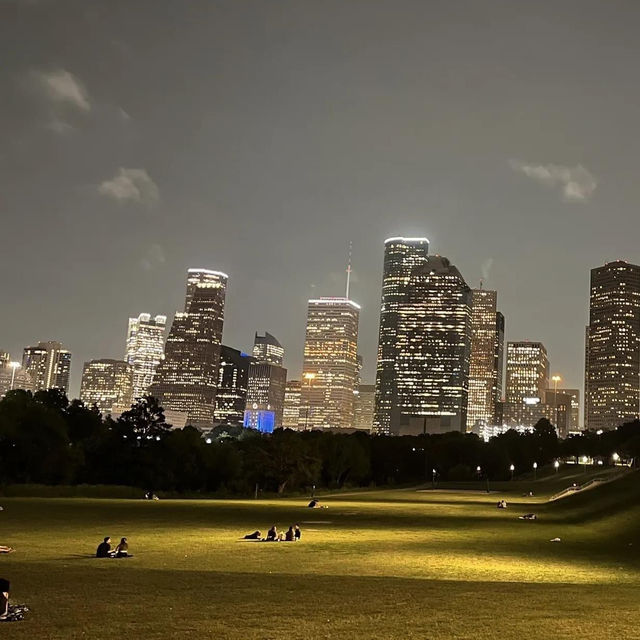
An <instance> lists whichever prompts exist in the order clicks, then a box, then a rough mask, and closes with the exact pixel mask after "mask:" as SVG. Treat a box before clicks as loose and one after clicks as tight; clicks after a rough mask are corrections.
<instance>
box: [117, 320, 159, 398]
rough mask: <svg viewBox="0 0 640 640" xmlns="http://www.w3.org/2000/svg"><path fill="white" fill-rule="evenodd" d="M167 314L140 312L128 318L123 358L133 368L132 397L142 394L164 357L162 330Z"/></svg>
mask: <svg viewBox="0 0 640 640" xmlns="http://www.w3.org/2000/svg"><path fill="white" fill-rule="evenodd" d="M166 326H167V316H156V317H155V318H153V319H152V318H151V315H150V314H148V313H141V314H140V315H139V316H138V317H137V318H129V327H128V330H127V349H126V353H125V358H124V359H125V360H126V361H127V362H128V363H129V364H130V365H131V367H132V369H133V397H134V398H141V397H142V396H144V395H145V394H146V393H147V392H148V390H149V387H151V384H152V383H153V377H154V375H155V372H156V369H157V367H158V365H159V364H160V362H162V359H163V358H164V331H165V328H166Z"/></svg>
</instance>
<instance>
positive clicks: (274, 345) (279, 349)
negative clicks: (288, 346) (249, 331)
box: [253, 331, 284, 367]
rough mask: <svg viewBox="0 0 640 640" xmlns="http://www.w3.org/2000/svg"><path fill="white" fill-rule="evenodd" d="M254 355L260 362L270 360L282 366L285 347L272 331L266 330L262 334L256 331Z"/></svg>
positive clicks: (269, 361)
mask: <svg viewBox="0 0 640 640" xmlns="http://www.w3.org/2000/svg"><path fill="white" fill-rule="evenodd" d="M253 357H254V358H255V359H256V360H257V361H258V362H268V363H271V364H275V365H277V366H279V367H281V366H282V363H283V362H284V347H283V346H282V345H281V344H280V343H279V342H278V341H277V340H276V339H275V338H274V337H273V336H272V335H271V334H270V333H268V332H266V331H265V332H264V335H263V336H261V335H259V334H258V333H257V332H256V335H255V338H254V341H253Z"/></svg>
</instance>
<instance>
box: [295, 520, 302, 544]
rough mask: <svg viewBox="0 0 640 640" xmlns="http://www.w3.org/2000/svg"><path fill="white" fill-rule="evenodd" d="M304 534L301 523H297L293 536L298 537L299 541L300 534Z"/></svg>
mask: <svg viewBox="0 0 640 640" xmlns="http://www.w3.org/2000/svg"><path fill="white" fill-rule="evenodd" d="M301 535H302V533H301V531H300V525H299V524H296V525H295V526H294V527H293V536H294V538H295V539H296V542H298V540H300V536H301Z"/></svg>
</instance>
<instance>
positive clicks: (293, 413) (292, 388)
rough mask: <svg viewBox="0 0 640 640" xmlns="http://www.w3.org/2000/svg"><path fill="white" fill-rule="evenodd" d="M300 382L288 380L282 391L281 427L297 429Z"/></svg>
mask: <svg viewBox="0 0 640 640" xmlns="http://www.w3.org/2000/svg"><path fill="white" fill-rule="evenodd" d="M300 395H301V391H300V380H288V381H287V384H286V386H285V389H284V408H283V410H282V426H283V427H284V428H285V429H297V428H298V425H299V423H300Z"/></svg>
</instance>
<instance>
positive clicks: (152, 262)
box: [140, 244, 167, 271]
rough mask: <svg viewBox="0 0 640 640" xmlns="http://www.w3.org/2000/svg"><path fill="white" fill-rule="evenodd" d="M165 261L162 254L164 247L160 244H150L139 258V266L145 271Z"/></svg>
mask: <svg viewBox="0 0 640 640" xmlns="http://www.w3.org/2000/svg"><path fill="white" fill-rule="evenodd" d="M166 261H167V258H166V256H165V255H164V249H163V248H162V245H159V244H152V245H151V246H150V247H149V249H148V250H147V253H146V255H145V256H144V257H143V258H141V260H140V266H141V267H142V268H143V269H144V270H145V271H151V270H152V269H153V268H154V267H156V266H158V265H160V264H164V263H165V262H166Z"/></svg>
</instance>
